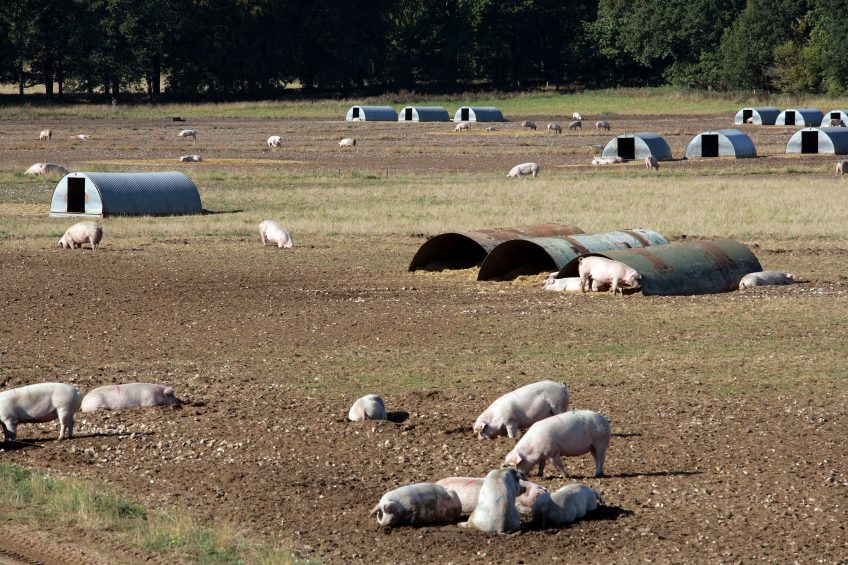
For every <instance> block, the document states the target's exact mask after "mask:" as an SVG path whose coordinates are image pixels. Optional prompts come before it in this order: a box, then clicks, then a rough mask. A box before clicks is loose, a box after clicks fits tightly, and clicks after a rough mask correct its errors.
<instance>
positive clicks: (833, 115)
mask: <svg viewBox="0 0 848 565" xmlns="http://www.w3.org/2000/svg"><path fill="white" fill-rule="evenodd" d="M839 115H840V112H831V113H830V119H831V120H838V119H840V118H839Z"/></svg>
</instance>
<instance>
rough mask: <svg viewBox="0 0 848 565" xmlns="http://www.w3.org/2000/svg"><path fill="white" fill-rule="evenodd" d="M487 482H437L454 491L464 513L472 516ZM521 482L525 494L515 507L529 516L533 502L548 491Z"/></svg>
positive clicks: (474, 479)
mask: <svg viewBox="0 0 848 565" xmlns="http://www.w3.org/2000/svg"><path fill="white" fill-rule="evenodd" d="M485 480H486V479H485V478H484V477H479V478H477V477H448V478H446V479H442V480H440V481H437V482H436V484H437V485H442V486H443V487H445V488H446V489H448V490H452V491H454V492H455V493H456V494H457V496H459V501H460V502H461V503H462V513H463V514H471V513H472V512H474V509H475V508H477V499H478V498H479V497H480V489H481V488H482V487H483V482H484V481H485ZM519 482H520V483H521V486H522V487H524V494H522V495H521V496H519V497H518V498H516V499H515V507H516V508H517V509H518V511H519V512H520V513H522V514H528V513H530V512H532V511H533V502H534V501H535V500H536V499H537V498H538V497H539V496H540V495H541V493H543V492H548V489H546V488H545V487H543V486H542V485H537V484H536V483H533V482H530V481H527V480H524V479H521V480H520V481H519Z"/></svg>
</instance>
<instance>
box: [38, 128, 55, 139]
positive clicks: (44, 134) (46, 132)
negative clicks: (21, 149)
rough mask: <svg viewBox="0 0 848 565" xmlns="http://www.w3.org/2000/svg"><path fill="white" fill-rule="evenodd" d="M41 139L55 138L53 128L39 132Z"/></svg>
mask: <svg viewBox="0 0 848 565" xmlns="http://www.w3.org/2000/svg"><path fill="white" fill-rule="evenodd" d="M38 139H39V141H44V140H47V141H50V140H52V139H53V130H52V129H43V130H41V133H39V134H38Z"/></svg>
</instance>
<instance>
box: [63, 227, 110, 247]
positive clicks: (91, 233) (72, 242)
mask: <svg viewBox="0 0 848 565" xmlns="http://www.w3.org/2000/svg"><path fill="white" fill-rule="evenodd" d="M101 239H103V228H101V227H100V226H99V225H97V223H95V222H78V223H76V224H74V225H72V226H71V227H69V228H68V229H67V230H66V231H65V235H63V236H62V237H61V238H59V247H61V248H62V249H75V248H77V247H79V248H82V244H83V243H90V244H91V249H92V251H96V250H97V248H98V247H99V246H100V240H101Z"/></svg>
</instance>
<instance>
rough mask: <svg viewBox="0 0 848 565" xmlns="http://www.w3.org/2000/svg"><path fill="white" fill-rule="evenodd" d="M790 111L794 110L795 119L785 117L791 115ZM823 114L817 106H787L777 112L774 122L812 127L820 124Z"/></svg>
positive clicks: (778, 124) (783, 124) (775, 123)
mask: <svg viewBox="0 0 848 565" xmlns="http://www.w3.org/2000/svg"><path fill="white" fill-rule="evenodd" d="M790 112H794V113H795V114H794V117H795V121H792V120H789V123H786V122H787V119H788V118H789V117H790V116H791V114H790ZM823 118H824V114H823V113H822V111H821V110H819V109H818V108H787V109H786V110H784V111H782V112H781V113H780V114H778V116H777V119H776V120H775V122H774V125H776V126H807V127H813V126H816V125H819V124H821V121H822V119H823Z"/></svg>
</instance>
